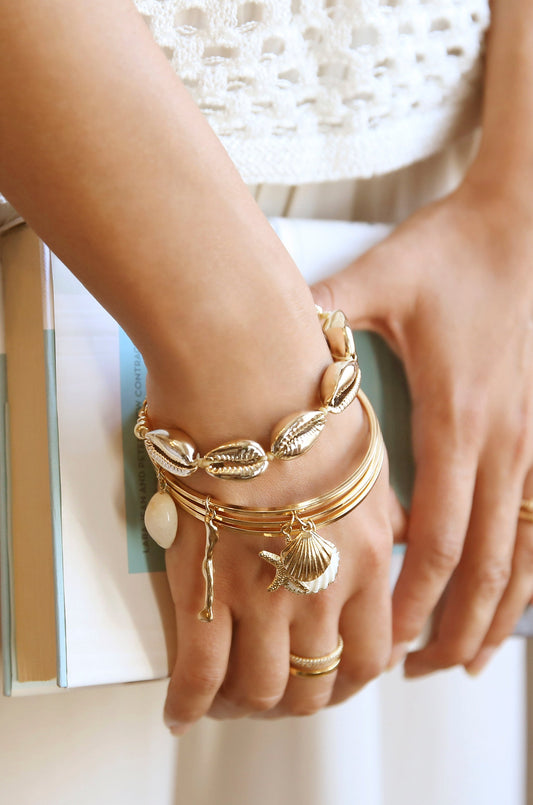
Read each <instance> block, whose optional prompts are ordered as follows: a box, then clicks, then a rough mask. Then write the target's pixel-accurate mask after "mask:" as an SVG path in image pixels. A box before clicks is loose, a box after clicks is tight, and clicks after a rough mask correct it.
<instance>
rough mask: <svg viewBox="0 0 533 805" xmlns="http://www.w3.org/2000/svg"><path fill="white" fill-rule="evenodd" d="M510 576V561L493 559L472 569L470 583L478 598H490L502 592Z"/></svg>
mask: <svg viewBox="0 0 533 805" xmlns="http://www.w3.org/2000/svg"><path fill="white" fill-rule="evenodd" d="M510 577H511V566H510V563H509V562H505V561H496V560H493V561H492V562H487V563H484V564H482V565H480V566H478V567H477V568H476V569H475V570H474V571H473V578H472V583H473V585H474V588H475V589H476V591H477V595H478V596H479V597H480V598H487V599H492V598H495V597H496V596H499V595H500V594H501V593H502V592H503V590H504V589H505V588H506V586H507V584H508V582H509V579H510Z"/></svg>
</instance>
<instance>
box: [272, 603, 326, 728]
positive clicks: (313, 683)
mask: <svg viewBox="0 0 533 805" xmlns="http://www.w3.org/2000/svg"><path fill="white" fill-rule="evenodd" d="M305 605H306V610H307V611H306V613H305V616H304V617H300V618H298V620H297V621H295V622H294V623H293V624H292V626H291V635H290V644H291V653H292V654H295V655H297V656H298V657H306V658H309V659H313V658H316V657H324V656H326V655H328V654H330V653H331V652H333V651H335V649H336V648H337V646H338V642H339V608H338V606H335V607H334V608H332V607H331V606H328V605H327V603H326V601H325V598H324V597H323V599H322V601H321V600H320V599H315V598H314V597H313V600H309V601H306V602H305ZM336 674H337V671H336V669H335V670H334V671H332V672H331V673H327V674H323V675H320V676H299V675H294V674H291V675H290V676H289V680H288V683H287V689H286V691H285V695H284V697H283V700H282V701H281V702H280V705H279V707H278V708H277V711H278V713H280V714H281V713H285V714H289V715H294V716H306V715H312V714H313V713H316V712H318V710H321V709H322V708H323V707H325V706H326V705H327V704H328V703H329V700H330V698H331V693H332V691H333V685H334V682H335V677H336Z"/></svg>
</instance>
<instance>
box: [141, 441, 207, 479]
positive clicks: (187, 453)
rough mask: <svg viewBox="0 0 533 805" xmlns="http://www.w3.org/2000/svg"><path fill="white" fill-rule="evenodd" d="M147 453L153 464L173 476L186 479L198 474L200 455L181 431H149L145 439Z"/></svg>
mask: <svg viewBox="0 0 533 805" xmlns="http://www.w3.org/2000/svg"><path fill="white" fill-rule="evenodd" d="M144 445H145V447H146V452H147V453H148V455H149V456H150V459H151V460H152V462H153V463H154V464H155V465H156V466H157V467H161V468H162V469H164V470H167V472H170V473H171V474H172V475H180V476H182V477H185V476H187V475H192V473H193V472H196V469H197V466H198V459H199V457H200V456H199V453H198V451H197V449H196V447H195V446H194V444H193V443H192V441H191V440H190V439H189V437H188V436H187V434H186V433H184V432H183V431H181V430H176V431H172V435H171V434H170V433H169V431H168V430H161V429H160V430H149V431H148V432H147V433H146V435H145V437H144Z"/></svg>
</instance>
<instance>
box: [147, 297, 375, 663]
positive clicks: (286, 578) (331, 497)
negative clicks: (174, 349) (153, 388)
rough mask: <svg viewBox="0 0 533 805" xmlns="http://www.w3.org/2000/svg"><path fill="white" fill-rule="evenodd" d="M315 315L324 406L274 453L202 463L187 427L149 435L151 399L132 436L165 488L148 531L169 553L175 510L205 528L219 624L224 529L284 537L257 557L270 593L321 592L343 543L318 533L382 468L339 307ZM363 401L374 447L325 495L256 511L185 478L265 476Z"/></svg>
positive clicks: (204, 616) (207, 611) (278, 431)
mask: <svg viewBox="0 0 533 805" xmlns="http://www.w3.org/2000/svg"><path fill="white" fill-rule="evenodd" d="M318 316H319V320H320V322H321V324H322V328H323V332H324V335H325V338H326V341H327V342H328V345H329V348H330V352H331V356H332V359H333V363H332V364H330V366H328V367H327V369H326V371H325V373H324V376H323V378H322V383H321V390H320V399H321V406H320V408H319V409H318V410H316V411H306V412H303V413H302V412H301V413H299V414H295V415H292V416H290V417H287V418H286V419H284V420H282V421H281V422H280V423H278V425H277V426H276V428H274V432H273V436H272V444H271V447H270V450H269V451H268V452H267V451H264V450H263V448H262V447H261V446H260V445H259V444H257V443H256V442H251V441H248V440H242V441H238V442H231V443H228V444H225V445H221V446H220V447H219V448H215V449H214V450H211V451H210V452H209V453H207V454H206V455H205V456H203V457H201V456H200V455H199V454H198V451H197V450H196V447H195V446H194V444H193V442H192V441H191V440H190V438H189V437H188V436H186V434H184V433H182V432H181V431H174V432H169V431H163V430H151V429H150V423H149V420H148V413H147V409H146V403H145V404H144V405H143V407H142V408H141V411H140V413H139V417H138V420H137V425H136V427H135V435H136V436H137V438H139V439H142V440H143V441H144V444H145V447H146V450H147V453H148V455H149V457H150V459H151V461H152V463H153V465H154V468H155V470H156V473H157V477H158V492H157V493H156V494H155V495H154V496H153V498H152V499H151V500H150V502H149V504H148V506H147V509H146V513H145V523H146V527H147V530H148V532H149V534H150V535H151V536H152V537H153V539H154V540H155V541H156V542H158V543H159V544H160V545H161V546H162V547H164V548H168V547H170V545H171V544H172V542H173V540H174V538H175V535H176V531H177V511H176V505H175V504H177V506H179V507H180V508H181V509H183V510H184V511H186V512H188V513H189V514H191V515H192V516H193V517H195V518H197V519H198V520H201V521H203V522H204V524H205V529H206V547H205V556H204V561H203V566H202V569H203V574H204V578H205V585H206V586H205V606H204V608H203V609H202V611H201V612H200V613H199V616H198V617H199V618H200V619H201V620H204V621H211V620H212V619H213V602H214V567H213V555H214V549H215V545H216V543H217V541H218V534H219V532H218V529H219V527H220V526H223V527H224V528H230V529H233V530H234V531H241V532H247V533H258V534H262V535H263V536H264V537H278V538H279V537H282V538H284V539H285V547H284V548H283V549H282V551H281V552H280V554H279V555H278V554H275V553H271V552H269V551H261V552H260V553H259V556H260V557H261V558H262V559H264V560H265V561H266V562H268V563H270V564H271V565H273V566H274V568H275V571H276V573H275V577H274V579H273V581H272V583H271V584H270V586H269V588H268V589H269V590H277V589H278V588H279V587H285V588H286V589H287V590H289V591H291V592H295V593H317V592H319V591H320V590H324V589H325V588H326V587H328V586H329V585H330V584H331V583H332V582H333V581H334V580H335V578H336V576H337V570H338V566H339V552H338V550H337V548H336V546H335V545H334V544H333V543H332V542H330V541H329V540H326V539H325V538H324V537H322V536H321V535H320V534H318V533H317V528H318V527H320V526H325V525H329V524H330V523H333V522H335V521H336V520H338V519H339V518H341V517H344V516H345V515H346V514H348V513H349V512H350V511H352V510H353V509H354V508H355V507H356V506H358V505H359V504H360V503H361V502H362V501H363V500H364V499H365V497H366V496H367V495H368V494H369V492H370V491H371V489H372V488H373V486H374V484H375V483H376V481H377V479H378V477H379V474H380V472H381V468H382V466H383V460H384V455H385V447H384V444H383V438H382V436H381V431H380V428H379V423H378V420H377V417H376V414H375V412H374V410H373V408H372V406H371V405H370V402H369V401H368V399H367V398H366V396H365V395H364V394H363V393H362V391H361V390H360V380H361V372H360V369H359V365H358V362H357V356H356V353H355V345H354V343H353V335H352V333H351V330H350V329H349V327H348V326H347V324H346V319H345V317H344V314H343V313H341V312H340V311H335V312H334V313H328V312H325V311H322V310H321V309H318ZM356 396H358V397H359V400H360V402H361V405H362V408H363V411H364V413H365V414H366V417H367V419H368V423H369V432H370V438H369V444H368V448H367V451H366V453H365V456H364V458H363V460H362V462H361V463H360V464H359V465H358V466H357V467H356V469H355V470H354V472H353V473H352V474H351V475H350V477H349V478H347V479H346V480H345V481H343V482H342V483H341V484H339V486H337V487H335V489H333V490H331V491H329V492H327V493H325V494H323V495H320V496H318V497H314V498H311V499H309V500H305V501H303V502H298V503H291V504H289V505H287V506H284V507H281V508H266V509H259V508H253V509H252V508H247V507H245V506H237V505H232V504H227V503H223V502H222V501H220V500H216V499H214V498H213V497H211V496H210V495H202V494H200V493H198V492H196V491H195V490H193V489H191V488H190V487H188V486H187V485H186V484H185V483H184V482H183V480H182V478H183V477H187V476H189V475H191V474H192V473H194V472H196V470H198V469H204V470H205V471H206V472H207V473H208V474H209V475H211V476H213V477H217V478H222V479H229V478H231V479H239V480H246V479H250V478H253V477H255V476H256V475H258V474H260V473H261V472H263V471H264V470H265V469H266V467H267V466H268V463H269V462H270V461H271V460H273V459H282V460H287V459H290V458H294V457H296V456H298V455H301V454H302V453H304V452H306V451H307V450H309V449H310V448H311V446H312V445H313V444H314V442H315V441H316V439H317V438H318V435H319V434H320V433H321V431H322V429H323V427H324V424H325V422H326V417H327V415H328V414H329V413H340V412H341V411H342V410H344V409H345V408H346V407H347V406H348V405H349V404H350V403H351V402H352V401H353V400H354V399H355V397H356ZM340 652H342V647H341V649H340ZM340 652H339V655H338V658H337V659H338V660H339V661H340ZM317 659H320V660H321V661H322V660H324V658H317ZM326 659H327V660H328V662H327V663H326V665H324V666H323V667H322V666H321V671H320V672H321V673H326V671H325V670H324V668H325V667H326V666H327V667H328V672H329V670H334V667H333V665H332V667H331V668H329V665H330V664H332V663H334V662H336V660H335V661H334V660H333V659H331V657H330V655H327V657H326ZM337 664H338V662H337ZM322 665H323V663H322ZM335 667H336V666H335ZM300 670H301V669H300ZM316 673H318V672H316Z"/></svg>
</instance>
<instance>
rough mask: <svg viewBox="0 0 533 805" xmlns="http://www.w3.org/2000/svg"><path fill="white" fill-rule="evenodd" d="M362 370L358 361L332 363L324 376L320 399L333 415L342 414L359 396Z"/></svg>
mask: <svg viewBox="0 0 533 805" xmlns="http://www.w3.org/2000/svg"><path fill="white" fill-rule="evenodd" d="M360 385H361V370H360V368H359V364H358V363H357V361H356V360H354V361H338V362H336V363H331V364H330V365H329V366H328V368H327V369H326V371H325V372H324V374H323V376H322V382H321V385H320V397H321V400H322V404H323V405H324V406H326V408H327V410H328V411H330V412H331V413H332V414H340V413H341V411H344V409H345V408H347V407H348V406H349V405H350V403H351V402H352V401H353V400H354V399H355V397H356V396H357V392H358V391H359V386H360Z"/></svg>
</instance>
